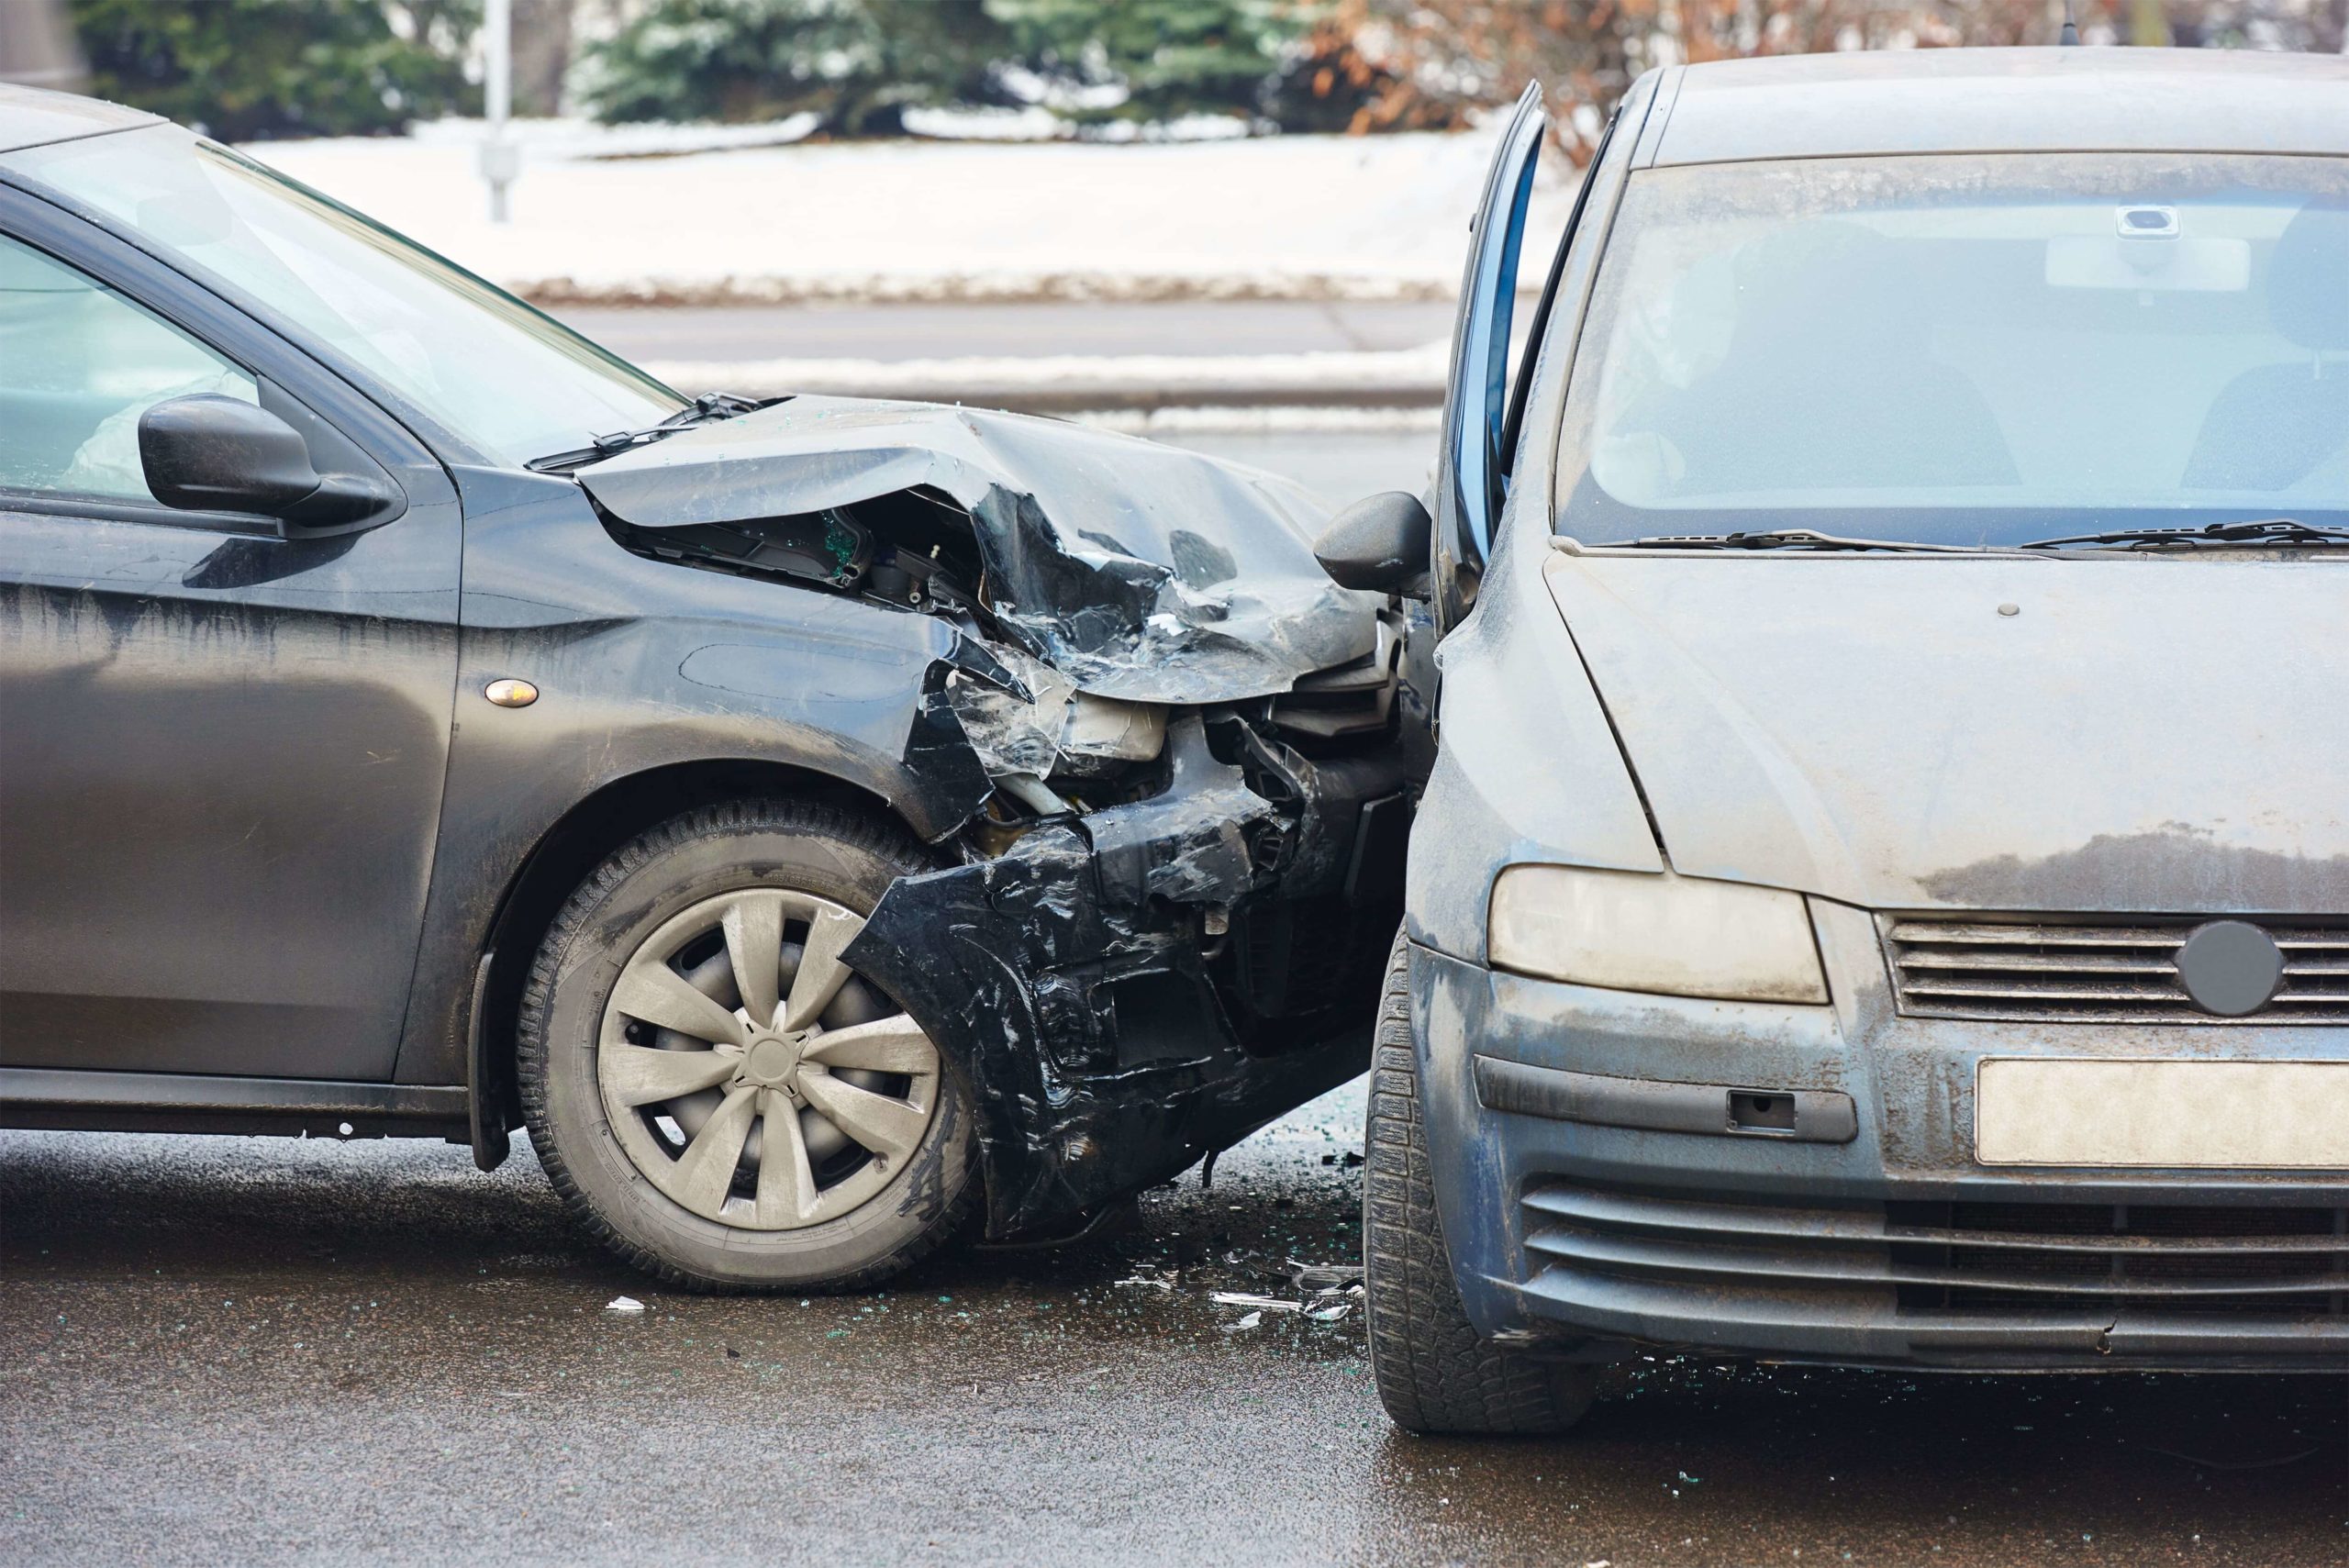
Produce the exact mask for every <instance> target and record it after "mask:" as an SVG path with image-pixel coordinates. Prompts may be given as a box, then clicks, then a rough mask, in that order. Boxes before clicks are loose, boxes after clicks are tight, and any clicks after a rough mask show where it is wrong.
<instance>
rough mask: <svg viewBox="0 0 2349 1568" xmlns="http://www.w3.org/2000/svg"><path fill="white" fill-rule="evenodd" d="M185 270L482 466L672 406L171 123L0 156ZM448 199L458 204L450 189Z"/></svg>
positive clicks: (559, 329) (358, 220) (453, 277)
mask: <svg viewBox="0 0 2349 1568" xmlns="http://www.w3.org/2000/svg"><path fill="white" fill-rule="evenodd" d="M0 167H6V168H8V169H10V170H12V171H15V172H18V173H21V174H24V175H26V176H28V178H31V179H33V180H36V181H39V183H41V184H43V185H46V186H48V187H49V188H50V189H51V190H53V191H56V192H57V193H58V194H59V195H63V196H65V197H67V198H69V199H71V200H74V201H78V202H81V203H83V204H85V205H86V206H91V207H94V208H95V209H96V210H97V211H99V212H101V213H104V214H106V216H107V217H111V218H114V219H116V220H117V221H118V222H120V223H122V224H124V225H126V226H128V228H131V229H133V230H135V231H136V232H137V233H138V234H139V236H140V237H141V238H142V239H145V240H146V241H147V242H148V243H150V244H151V245H153V246H155V247H157V248H158V249H160V250H163V251H165V252H167V253H168V254H170V255H171V256H173V258H174V259H175V260H177V261H181V262H183V263H184V265H185V266H186V268H187V270H188V271H190V272H195V273H196V274H197V275H199V276H202V277H205V278H206V279H207V280H209V281H211V282H214V283H216V284H222V285H225V286H226V288H227V289H228V292H230V293H233V294H237V295H243V296H244V297H246V298H248V299H250V300H251V301H253V302H255V303H257V304H259V305H261V306H263V307H265V308H267V309H271V310H274V311H277V312H280V313H282V314H283V315H284V316H286V317H290V318H291V319H292V320H293V322H294V323H295V325H296V326H297V327H299V328H301V329H302V330H303V331H305V332H306V333H308V334H310V335H312V336H313V337H314V338H316V339H317V340H318V341H320V342H322V343H324V344H325V345H327V346H328V348H329V349H330V350H333V351H334V352H337V353H340V355H342V356H344V357H345V358H346V359H348V360H349V361H351V363H352V364H353V365H354V366H355V367H356V368H357V369H358V370H359V371H360V372H361V373H363V374H364V375H366V376H367V377H369V378H371V379H373V381H374V382H376V383H377V384H381V385H383V386H384V387H386V388H387V389H388V390H389V391H390V392H392V393H393V394H395V395H397V396H398V397H401V398H404V399H406V401H407V402H409V403H411V404H413V405H414V406H416V407H417V408H418V409H420V410H422V411H423V412H424V413H425V414H426V415H428V416H429V417H431V418H433V419H435V420H437V421H439V422H440V424H441V425H443V426H444V427H446V428H448V429H449V430H451V432H453V433H454V434H456V435H457V436H459V437H461V438H462V439H465V440H467V441H469V442H471V443H472V444H473V445H474V446H476V447H478V448H480V449H481V450H483V451H484V452H486V453H488V454H489V455H491V456H492V457H494V458H496V459H498V460H500V461H502V462H509V463H521V462H528V461H529V459H531V458H535V457H542V456H544V455H546V454H547V453H549V452H553V451H559V450H563V449H566V448H573V447H579V446H582V445H584V444H585V443H586V442H587V440H588V439H590V438H591V437H594V436H597V435H603V434H607V433H608V432H611V431H615V430H624V429H636V428H642V427H644V426H647V425H652V424H657V423H659V422H660V421H661V420H662V419H664V418H666V417H669V416H670V415H672V414H674V413H675V412H677V410H678V409H680V408H681V407H683V406H684V399H682V398H680V397H679V396H678V395H676V394H675V393H674V392H671V391H670V390H669V389H668V388H667V387H665V386H662V384H660V383H658V382H656V381H654V380H652V379H651V377H650V376H647V375H645V374H643V373H641V372H640V371H637V370H635V369H634V368H633V367H631V366H629V364H627V363H626V362H625V361H621V360H618V359H616V358H614V357H613V356H612V355H610V354H607V353H606V352H605V351H604V350H601V349H598V348H596V346H595V345H594V344H592V343H590V342H588V341H587V340H586V339H584V338H582V337H580V336H579V335H578V334H576V333H574V332H573V331H571V330H570V329H569V328H565V327H563V326H562V325H560V324H559V323H557V322H554V321H551V320H550V319H548V318H547V317H544V316H542V315H540V313H539V312H538V311H536V310H533V309H531V308H530V307H529V306H527V305H524V304H523V303H522V302H521V301H520V300H518V299H516V298H514V297H513V296H512V295H508V294H507V293H505V292H504V291H503V290H500V289H497V288H495V287H493V286H491V285H490V284H486V283H484V282H483V281H482V280H481V279H479V278H477V277H474V276H473V274H472V273H470V272H465V271H464V270H463V269H462V268H459V267H456V266H452V265H451V263H449V262H448V261H443V260H442V259H441V258H440V257H439V256H436V255H434V254H433V253H432V252H430V251H429V250H424V249H423V248H421V247H420V246H417V245H415V244H413V243H411V242H409V241H408V240H406V239H402V238H401V237H400V236H398V235H396V234H395V233H393V232H392V231H391V230H389V229H387V228H384V227H382V226H381V225H379V224H377V223H374V222H373V221H371V220H370V219H368V218H365V217H361V216H360V215H359V214H357V213H354V212H352V211H351V210H350V209H349V208H348V207H345V206H340V205H339V204H338V203H335V202H333V201H329V200H328V198H326V197H325V196H322V195H318V194H317V192H315V191H313V190H310V189H309V188H308V187H306V186H304V185H300V184H296V183H294V182H293V181H291V180H287V179H285V178H284V177H283V176H282V175H278V174H275V173H273V172H270V171H268V170H266V169H263V168H262V166H261V165H259V164H257V163H254V162H252V161H250V160H249V159H246V158H243V157H240V156H239V155H238V154H237V153H235V152H232V151H230V150H228V149H227V148H225V147H220V146H217V145H216V144H214V143H212V142H208V141H205V140H203V139H199V138H197V137H194V136H191V135H189V134H188V133H187V132H185V131H183V130H180V129H177V128H173V127H168V126H157V127H154V128H150V129H143V130H133V131H125V132H122V133H120V134H117V135H112V136H96V137H90V138H86V139H83V140H79V141H67V142H58V143H53V144H51V145H49V146H45V147H35V148H30V149H27V150H23V151H19V152H12V153H8V154H6V155H5V156H0ZM451 199H452V200H460V201H462V200H470V199H472V198H471V195H470V193H467V192H463V191H458V192H454V193H452V194H451Z"/></svg>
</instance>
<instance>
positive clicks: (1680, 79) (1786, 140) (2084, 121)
mask: <svg viewBox="0 0 2349 1568" xmlns="http://www.w3.org/2000/svg"><path fill="white" fill-rule="evenodd" d="M1656 103H1657V104H1658V106H1659V107H1660V108H1661V110H1662V115H1663V120H1662V125H1661V128H1660V134H1659V128H1658V126H1657V125H1656V123H1655V122H1654V121H1653V119H1652V120H1651V122H1650V125H1649V128H1648V131H1647V135H1646V137H1645V138H1643V141H1644V143H1645V145H1644V146H1643V147H1642V150H1641V151H1642V161H1643V162H1653V163H1725V162H1737V161H1745V160H1748V159H1765V158H1839V157H1865V156H1869V155H1873V154H1884V153H1903V152H2055V151H2112V152H2133V151H2146V152H2161V151H2177V152H2286V153H2318V154H2332V155H2335V156H2341V155H2349V59H2343V58H2342V57H2340V56H2337V55H2311V54H2275V53H2259V52H2253V51H2249V50H2192V49H2093V48H2074V49H1923V50H1884V51H1875V52H1851V53H1842V54H1804V55H1793V54H1789V55H1772V56H1767V57H1765V58H1762V59H1758V60H1733V61H1711V62H1708V63H1706V64H1702V65H1691V66H1685V67H1680V68H1676V69H1675V70H1673V71H1671V72H1667V73H1666V75H1665V77H1664V79H1663V80H1661V81H1659V82H1658V83H1657V84H1656Z"/></svg>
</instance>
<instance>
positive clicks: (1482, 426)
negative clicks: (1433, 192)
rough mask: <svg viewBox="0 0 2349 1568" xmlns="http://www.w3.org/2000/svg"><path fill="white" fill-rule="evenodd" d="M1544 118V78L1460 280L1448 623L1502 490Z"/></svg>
mask: <svg viewBox="0 0 2349 1568" xmlns="http://www.w3.org/2000/svg"><path fill="white" fill-rule="evenodd" d="M1549 128H1550V117H1549V114H1548V112H1547V111H1546V110H1544V109H1543V108H1542V86H1541V83H1532V84H1531V85H1529V86H1528V87H1527V88H1526V89H1525V94H1524V95H1523V96H1522V97H1520V98H1519V99H1518V101H1517V108H1516V111H1515V112H1514V113H1513V114H1512V115H1511V116H1510V117H1509V123H1508V129H1507V130H1506V131H1505V132H1503V134H1502V136H1501V140H1500V146H1499V148H1498V150H1496V151H1495V152H1494V154H1493V166H1492V170H1491V172H1489V173H1488V174H1487V175H1486V180H1485V194H1484V200H1483V201H1482V202H1481V203H1480V204H1479V205H1478V206H1477V209H1476V217H1475V232H1474V234H1473V236H1472V237H1471V239H1470V242H1469V246H1468V268H1467V272H1466V274H1465V275H1464V277H1463V278H1462V279H1461V284H1460V314H1459V317H1458V319H1457V320H1456V322H1455V323H1454V325H1453V333H1452V374H1451V380H1450V383H1449V384H1448V385H1447V387H1446V390H1445V395H1444V408H1443V445H1442V450H1441V451H1440V452H1439V454H1438V456H1437V460H1436V479H1435V573H1434V575H1435V616H1436V626H1437V628H1438V629H1439V630H1440V631H1449V630H1451V629H1452V628H1453V626H1455V625H1457V624H1458V623H1459V620H1460V617H1462V616H1464V615H1466V614H1467V613H1468V606H1470V605H1471V604H1472V603H1474V602H1475V596H1476V585H1477V583H1478V582H1479V580H1480V579H1481V578H1482V576H1483V573H1484V567H1485V559H1486V555H1487V554H1488V553H1489V552H1490V550H1492V543H1493V525H1494V523H1495V521H1496V520H1497V519H1498V517H1500V511H1501V504H1502V502H1503V501H1504V500H1506V499H1507V496H1508V489H1507V486H1508V459H1509V452H1508V444H1507V440H1506V437H1507V435H1508V429H1507V426H1508V395H1509V374H1508V370H1509V364H1508V346H1509V328H1510V324H1511V320H1512V318H1513V317H1514V315H1515V313H1516V305H1517V273H1518V259H1519V256H1520V252H1521V251H1522V250H1524V247H1525V217H1526V211H1527V209H1528V207H1529V206H1531V203H1532V199H1533V171H1534V166H1535V164H1536V163H1537V162H1538V161H1540V159H1541V156H1542V138H1543V137H1544V136H1546V135H1547V134H1548V132H1549Z"/></svg>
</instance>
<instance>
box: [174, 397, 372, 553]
mask: <svg viewBox="0 0 2349 1568" xmlns="http://www.w3.org/2000/svg"><path fill="white" fill-rule="evenodd" d="M139 465H140V467H141V468H143V469H144V470H145V472H146V476H147V488H148V489H150V490H151V491H153V492H154V494H155V499H157V500H158V501H161V503H162V504H163V505H164V506H177V507H179V508H181V509H182V510H184V511H200V512H258V513H260V514H261V515H262V517H277V518H281V519H283V520H284V521H285V522H288V523H293V524H296V525H299V526H301V527H303V528H336V527H339V526H340V525H343V524H348V523H356V522H362V521H364V520H366V519H367V518H368V517H370V515H371V514H373V513H376V512H378V511H380V510H382V509H383V508H384V506H385V505H386V504H387V503H389V502H391V501H393V500H395V498H396V497H395V495H394V494H393V492H392V491H391V490H390V489H389V488H388V487H387V486H386V485H385V484H384V483H383V482H382V481H381V480H377V479H374V478H372V477H370V476H367V475H363V474H355V473H353V474H343V473H337V474H320V473H318V471H317V468H316V467H315V466H314V465H313V464H312V463H311V462H310V449H309V446H308V443H306V442H305V441H304V440H303V439H302V434H301V432H300V431H298V430H296V429H295V428H294V427H293V426H291V425H289V424H287V423H286V422H285V421H284V420H283V419H281V418H279V417H277V416H276V415H274V414H272V413H271V412H270V411H269V410H268V409H266V408H261V407H257V406H254V405H252V404H250V403H241V402H239V401H238V400H237V399H236V398H233V397H222V396H219V395H217V394H212V393H200V394H197V395H193V396H189V397H173V398H170V399H167V400H166V401H164V402H161V403H158V404H156V405H155V406H153V407H151V408H150V409H148V410H147V411H146V412H145V413H144V414H141V415H140V416H139Z"/></svg>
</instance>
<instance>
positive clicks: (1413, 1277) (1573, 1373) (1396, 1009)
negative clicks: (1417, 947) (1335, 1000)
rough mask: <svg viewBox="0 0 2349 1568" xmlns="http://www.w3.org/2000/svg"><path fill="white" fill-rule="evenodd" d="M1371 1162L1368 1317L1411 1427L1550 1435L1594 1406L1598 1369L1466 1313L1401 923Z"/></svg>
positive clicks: (1388, 1397)
mask: <svg viewBox="0 0 2349 1568" xmlns="http://www.w3.org/2000/svg"><path fill="white" fill-rule="evenodd" d="M1368 1144H1369V1148H1368V1151H1367V1153H1366V1155H1365V1158H1364V1169H1363V1191H1362V1211H1363V1263H1364V1317H1365V1318H1366V1319H1367V1321H1368V1324H1369V1329H1370V1362H1371V1369H1372V1371H1373V1373H1374V1374H1375V1377H1376V1379H1377V1383H1378V1397H1379V1402H1380V1403H1381V1404H1383V1405H1385V1406H1386V1413H1387V1414H1388V1415H1389V1416H1391V1417H1393V1418H1394V1419H1395V1423H1396V1425H1397V1426H1399V1427H1401V1428H1403V1429H1405V1430H1407V1431H1413V1432H1429V1433H1438V1432H1455V1433H1462V1434H1473V1435H1499V1434H1509V1435H1515V1436H1527V1437H1531V1436H1542V1435H1546V1434H1552V1433H1556V1432H1563V1431H1564V1430H1565V1429H1567V1428H1569V1427H1571V1426H1573V1425H1574V1424H1575V1422H1576V1421H1577V1420H1579V1419H1581V1418H1582V1414H1583V1412H1584V1411H1585V1410H1586V1409H1588V1408H1589V1407H1590V1402H1591V1397H1592V1395H1593V1393H1594V1392H1595V1390H1596V1387H1597V1384H1598V1373H1596V1372H1595V1371H1594V1370H1593V1369H1591V1368H1589V1367H1581V1366H1573V1365H1567V1364H1564V1363H1561V1362H1543V1361H1540V1360H1536V1359H1534V1358H1532V1357H1530V1356H1525V1355H1519V1354H1512V1353H1511V1352H1509V1351H1503V1350H1499V1349H1497V1348H1495V1347H1494V1346H1493V1345H1492V1344H1491V1343H1490V1342H1489V1341H1487V1340H1486V1339H1484V1337H1483V1336H1481V1335H1479V1334H1478V1333H1477V1332H1476V1330H1475V1329H1474V1328H1473V1327H1471V1326H1470V1324H1469V1322H1468V1314H1467V1312H1466V1310H1465V1309H1464V1307H1462V1306H1461V1305H1460V1289H1459V1286H1458V1285H1456V1284H1454V1283H1453V1277H1452V1262H1451V1259H1450V1257H1449V1256H1448V1255H1447V1254H1446V1252H1445V1251H1444V1246H1443V1228H1442V1223H1441V1221H1439V1219H1438V1218H1437V1217H1436V1209H1435V1184H1434V1179H1433V1173H1432V1172H1431V1169H1430V1167H1429V1162H1428V1142H1427V1124H1426V1121H1425V1119H1424V1118H1422V1116H1421V1115H1420V1111H1419V1068H1418V1063H1417V1060H1416V1058H1415V1057H1414V1056H1413V1054H1412V1049H1411V996H1410V969H1409V962H1408V950H1407V949H1406V947H1405V944H1404V940H1403V938H1402V936H1401V935H1400V934H1399V933H1398V934H1397V937H1396V939H1395V951H1394V954H1393V956H1392V957H1391V958H1390V959H1389V960H1388V962H1387V969H1386V995H1385V996H1384V997H1383V998H1382V999H1381V1001H1380V1004H1379V1009H1378V1024H1377V1032H1376V1034H1375V1036H1374V1037H1373V1040H1372V1057H1371V1081H1370V1124H1369V1129H1368Z"/></svg>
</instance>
